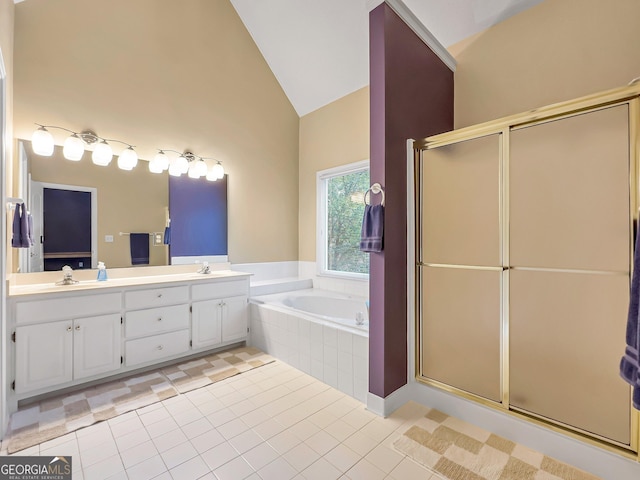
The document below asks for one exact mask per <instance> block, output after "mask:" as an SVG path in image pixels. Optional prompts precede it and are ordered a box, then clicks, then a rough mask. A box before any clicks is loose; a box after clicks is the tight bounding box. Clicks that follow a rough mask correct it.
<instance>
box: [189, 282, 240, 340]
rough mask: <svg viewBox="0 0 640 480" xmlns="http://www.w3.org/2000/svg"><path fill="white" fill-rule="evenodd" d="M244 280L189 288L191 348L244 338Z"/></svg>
mask: <svg viewBox="0 0 640 480" xmlns="http://www.w3.org/2000/svg"><path fill="white" fill-rule="evenodd" d="M248 295H249V283H248V281H247V280H246V279H241V280H233V281H228V282H216V283H205V284H201V285H193V286H192V287H191V298H192V300H193V303H192V317H191V336H192V341H193V348H202V347H207V346H213V345H220V344H227V343H232V342H234V341H240V340H244V339H245V338H246V337H247V325H248V323H247V322H248V321H247V318H248V317H247V299H248Z"/></svg>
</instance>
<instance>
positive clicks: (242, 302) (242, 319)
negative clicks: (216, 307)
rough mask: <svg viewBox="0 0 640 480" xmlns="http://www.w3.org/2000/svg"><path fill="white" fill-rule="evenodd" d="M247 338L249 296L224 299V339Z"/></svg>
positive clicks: (224, 340) (226, 340)
mask: <svg viewBox="0 0 640 480" xmlns="http://www.w3.org/2000/svg"><path fill="white" fill-rule="evenodd" d="M245 338H247V297H245V296H242V297H231V298H225V299H224V300H223V301H222V341H223V342H230V341H233V340H244V339H245Z"/></svg>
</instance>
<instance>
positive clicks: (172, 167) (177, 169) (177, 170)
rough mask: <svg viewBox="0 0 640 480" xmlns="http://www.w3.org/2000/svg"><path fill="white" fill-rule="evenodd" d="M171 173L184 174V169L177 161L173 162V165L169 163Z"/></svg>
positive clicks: (173, 175)
mask: <svg viewBox="0 0 640 480" xmlns="http://www.w3.org/2000/svg"><path fill="white" fill-rule="evenodd" d="M169 175H171V176H172V177H179V176H180V175H182V170H181V169H180V165H178V163H177V162H175V161H174V162H172V163H171V165H169Z"/></svg>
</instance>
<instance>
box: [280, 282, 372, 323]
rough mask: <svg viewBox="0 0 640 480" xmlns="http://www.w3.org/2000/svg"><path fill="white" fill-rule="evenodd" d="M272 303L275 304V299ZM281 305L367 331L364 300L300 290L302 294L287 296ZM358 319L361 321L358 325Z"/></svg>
mask: <svg viewBox="0 0 640 480" xmlns="http://www.w3.org/2000/svg"><path fill="white" fill-rule="evenodd" d="M274 301H275V302H277V300H275V299H274ZM281 304H282V305H283V306H285V307H289V308H291V309H293V310H298V311H300V312H304V313H308V314H311V315H314V316H317V317H318V318H319V319H321V320H326V321H330V322H334V323H336V324H338V325H342V326H344V327H352V328H356V329H359V330H362V331H367V332H368V331H369V319H368V313H367V305H366V303H365V299H364V298H357V297H345V296H342V295H340V294H336V293H333V292H327V291H324V290H315V291H314V290H302V293H294V294H287V295H286V296H284V298H282V300H281ZM358 317H360V319H361V323H360V324H359V323H358Z"/></svg>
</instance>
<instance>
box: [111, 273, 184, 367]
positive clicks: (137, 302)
mask: <svg viewBox="0 0 640 480" xmlns="http://www.w3.org/2000/svg"><path fill="white" fill-rule="evenodd" d="M124 296H125V301H124V303H125V308H126V309H127V311H126V313H125V315H124V324H125V328H124V333H125V340H126V341H125V355H124V358H125V365H126V366H128V367H129V366H134V365H143V364H147V363H153V362H159V361H161V360H164V359H167V358H170V357H173V356H176V355H180V354H184V353H186V352H188V351H189V349H190V345H189V343H190V341H189V337H190V335H189V287H188V286H187V285H182V286H178V287H162V288H152V289H143V290H133V291H127V292H125V294H124ZM133 308H135V309H136V310H131V309H133Z"/></svg>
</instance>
